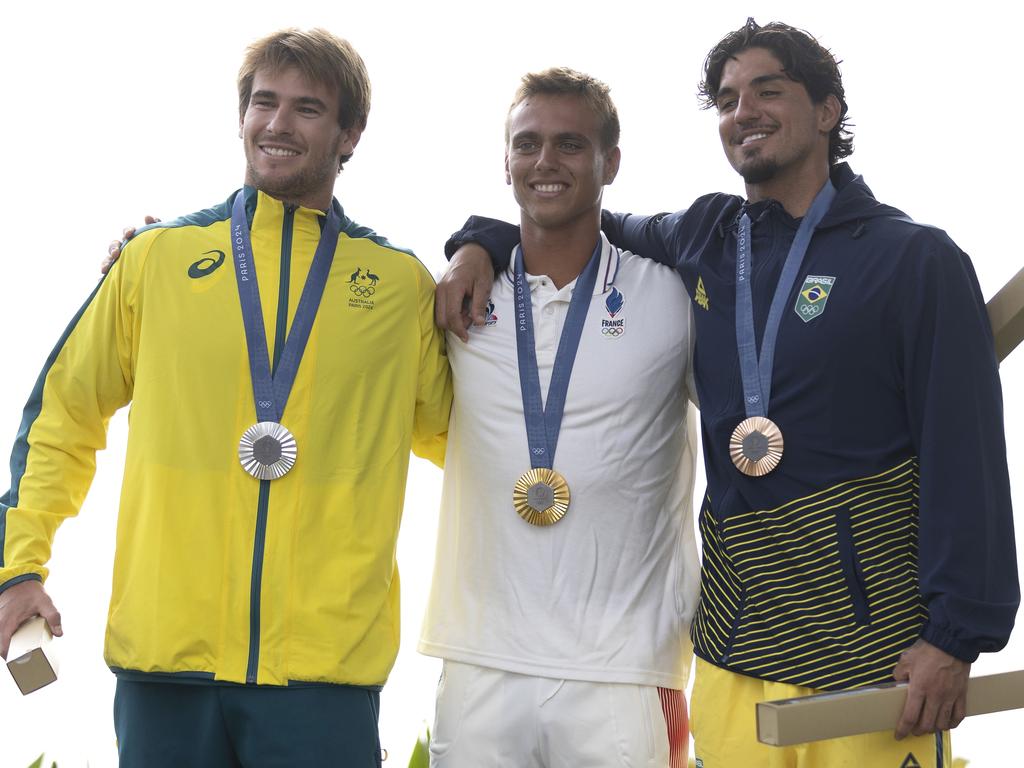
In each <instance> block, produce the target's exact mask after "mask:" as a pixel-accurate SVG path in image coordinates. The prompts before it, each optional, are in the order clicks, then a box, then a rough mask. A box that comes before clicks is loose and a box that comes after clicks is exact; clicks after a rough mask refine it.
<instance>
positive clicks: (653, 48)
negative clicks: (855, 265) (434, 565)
mask: <svg viewBox="0 0 1024 768" xmlns="http://www.w3.org/2000/svg"><path fill="white" fill-rule="evenodd" d="M702 5H712V4H710V3H708V4H702ZM726 5H728V7H725V6H726ZM1000 5H1001V6H1003V8H1002V9H1001V10H996V4H995V3H994V2H993V3H992V4H991V5H990V4H989V3H987V2H984V1H980V2H972V3H969V4H967V3H963V2H958V3H943V2H937V1H936V2H929V3H901V4H897V3H894V2H889V3H878V4H877V5H875V4H873V3H870V2H857V3H846V4H844V6H845V9H846V10H840V8H839V5H838V4H836V3H833V4H827V3H824V2H821V0H815V1H814V2H797V1H794V2H756V3H749V4H747V5H745V6H740V5H737V4H736V3H730V4H725V3H722V4H714V7H711V8H704V9H701V8H699V7H698V6H697V5H696V4H694V5H691V4H688V3H683V2H672V3H656V2H648V1H647V0H633V2H629V3H615V4H613V3H607V2H596V1H595V0H590V2H586V3H583V2H576V3H566V2H555V0H548V2H535V1H534V0H520V1H519V2H516V3H511V4H508V5H504V6H499V5H497V4H495V5H494V6H493V7H491V6H490V4H487V3H485V2H483V1H482V0H477V1H476V2H448V1H447V0H439V1H438V2H434V3H408V4H405V3H397V2H395V3H389V2H384V1H383V0H381V1H378V2H376V3H365V4H355V3H324V2H319V3H315V4H314V3H312V2H308V1H307V0H291V1H290V2H285V3H274V4H269V3H267V4H263V3H259V2H254V3H249V4H246V5H244V6H243V4H241V3H238V4H231V8H232V9H242V10H236V11H235V12H234V13H231V12H229V11H228V10H226V8H222V7H221V6H220V4H218V3H216V2H213V1H212V0H207V2H203V3H196V2H193V0H179V1H178V2H176V3H165V4H160V5H156V4H150V3H138V2H136V3H132V4H131V5H129V4H124V5H119V4H115V3H107V2H103V1H102V0H100V1H99V2H96V3H75V4H73V5H72V4H70V3H68V4H64V3H62V2H51V3H37V4H33V6H32V7H31V8H29V7H28V4H27V3H7V4H5V7H4V10H0V30H2V32H3V42H2V44H0V72H2V73H3V86H2V99H3V101H4V108H3V110H2V113H0V115H2V116H0V145H2V146H6V147H7V150H5V151H6V152H7V158H6V161H5V165H4V168H3V174H2V178H3V179H5V182H4V183H2V184H0V232H2V236H3V256H2V258H0V289H2V294H0V295H2V300H0V301H2V303H0V352H2V356H3V358H2V359H3V368H2V374H0V446H3V447H2V448H0V451H2V455H3V456H6V455H7V450H8V449H7V448H6V446H7V445H9V444H10V443H12V442H13V439H14V436H15V434H16V432H17V428H18V424H19V422H20V418H21V415H20V414H21V407H22V405H23V403H24V400H25V398H26V396H27V394H28V393H29V391H30V390H31V388H32V385H33V383H34V381H35V378H36V376H37V374H38V371H39V370H40V368H41V366H42V363H43V360H44V359H45V357H46V355H47V354H48V352H49V350H50V348H51V347H52V345H53V343H54V342H55V341H56V340H57V338H58V337H59V336H60V334H61V333H62V331H63V329H64V327H65V326H66V324H67V322H68V320H69V319H70V317H71V316H72V315H73V314H74V312H75V311H76V309H77V308H78V306H79V305H80V304H81V302H82V301H83V300H84V299H85V297H86V296H87V295H88V294H89V292H90V291H91V289H92V286H93V284H94V282H95V279H96V276H97V266H98V262H99V260H100V259H101V258H102V256H103V254H104V251H105V247H106V244H107V242H108V241H109V240H110V239H111V238H112V237H113V236H114V235H115V234H116V233H117V232H119V231H120V228H121V227H122V226H123V225H125V224H129V223H134V222H139V221H141V219H142V216H143V215H144V214H146V213H156V214H158V215H162V216H163V217H165V218H170V217H173V216H175V215H178V214H182V213H187V212H190V211H194V210H197V209H199V208H201V207H205V206H207V205H209V204H212V203H215V202H218V201H221V200H223V199H224V198H225V197H226V196H227V194H228V192H230V191H231V190H232V189H234V188H236V187H237V186H238V185H239V184H240V183H241V178H242V172H243V168H244V165H243V156H242V148H241V146H240V142H239V140H238V138H237V112H236V94H235V86H234V75H235V72H236V71H237V66H238V63H239V61H240V58H241V54H242V50H243V48H244V46H245V45H246V44H247V43H248V42H250V41H251V40H253V39H254V38H256V37H259V36H261V35H262V34H264V33H266V32H269V31H271V30H273V29H276V28H278V27H281V26H302V27H308V26H316V25H320V26H325V27H327V28H329V29H331V30H332V31H334V32H336V33H337V34H339V35H341V36H343V37H347V38H348V39H350V40H351V41H352V42H353V44H354V45H355V46H356V48H357V49H358V50H359V51H360V52H361V54H362V55H363V57H364V58H365V60H366V63H367V66H368V67H369V71H370V75H371V78H372V81H373V88H374V102H373V104H374V105H373V110H372V112H371V114H370V123H369V127H368V129H367V131H366V133H365V134H364V137H363V140H362V143H361V144H360V146H359V148H358V150H357V152H356V155H355V158H354V159H353V160H352V162H351V163H350V164H349V167H348V169H347V170H346V171H345V172H344V174H343V176H342V178H341V180H340V181H339V183H338V185H337V188H336V192H337V196H338V197H339V199H340V200H341V201H342V204H343V205H344V206H345V209H346V212H348V213H349V215H351V216H352V217H353V218H354V219H356V220H357V221H359V222H361V223H364V224H368V225H370V226H372V227H374V228H376V229H377V230H378V231H379V232H381V233H383V234H385V235H387V236H388V237H389V238H390V239H391V240H392V241H393V242H395V243H398V244H401V245H404V246H407V247H411V248H413V249H415V250H416V252H417V253H418V254H419V255H420V257H421V258H422V259H423V260H424V261H425V262H426V263H427V264H428V266H429V267H430V268H431V269H432V270H433V271H435V272H437V271H440V270H442V269H443V266H444V263H443V258H442V257H441V255H440V250H441V244H442V243H443V242H444V240H445V238H446V237H447V235H448V234H449V233H450V232H451V231H452V230H453V229H455V228H456V227H457V226H458V224H459V223H460V222H461V221H462V220H463V218H464V217H465V215H466V214H468V213H469V212H471V211H475V212H480V213H488V214H492V215H502V216H505V217H515V216H516V215H517V212H516V208H515V205H514V202H513V200H512V195H511V192H510V191H509V190H508V189H507V188H505V186H504V184H503V176H502V123H503V119H504V114H505V110H506V108H507V106H508V103H509V101H510V100H511V96H512V93H513V91H514V89H515V87H516V85H517V83H518V77H519V75H521V74H522V73H523V72H525V71H528V70H532V69H540V68H543V67H547V66H552V65H566V66H572V67H575V68H577V69H582V70H584V71H587V72H590V73H592V74H594V75H595V76H597V77H600V78H601V79H603V80H605V81H606V82H607V83H608V84H609V85H611V87H612V95H613V97H614V98H615V99H616V102H617V104H618V107H619V110H620V113H621V117H622V125H623V133H622V154H623V163H622V170H621V172H620V173H619V177H618V179H617V181H616V182H615V184H614V186H613V187H611V188H610V189H609V190H608V192H607V194H606V198H605V202H606V205H607V207H609V208H613V209H617V210H631V211H634V212H654V211H658V210H667V209H675V208H680V207H683V206H685V205H686V204H687V203H688V202H689V201H690V200H692V199H693V198H694V197H695V196H697V195H698V194H701V193H704V192H709V191H712V190H723V191H732V192H742V188H741V186H740V184H739V183H738V182H739V180H738V178H737V177H736V176H735V175H734V174H733V172H732V171H731V169H730V168H729V167H728V165H727V163H726V162H725V160H724V158H723V156H722V152H721V149H720V147H719V144H718V139H717V133H716V119H715V116H714V115H713V114H708V113H703V112H700V111H699V110H698V108H697V102H696V98H695V90H696V82H697V80H698V77H699V75H700V67H701V64H702V62H703V58H704V55H705V54H706V53H707V50H708V48H709V47H710V46H711V45H712V44H713V43H715V42H716V41H717V40H718V39H719V38H720V37H721V36H722V35H723V34H724V33H725V32H727V31H729V30H731V29H734V28H736V27H738V26H740V25H741V24H742V23H743V22H744V20H745V19H746V17H747V16H748V15H750V14H754V15H755V16H756V18H757V19H758V21H760V22H762V23H764V22H767V21H770V20H773V19H780V20H784V21H786V22H788V23H791V24H794V25H796V26H799V27H803V28H806V29H809V30H811V31H813V32H814V33H815V34H816V35H817V36H818V37H819V39H821V40H822V42H823V43H824V44H826V45H827V46H829V47H830V48H832V50H833V51H834V52H835V53H836V54H837V55H838V56H839V57H840V58H841V59H842V60H844V62H845V64H844V65H843V72H844V80H845V83H846V87H847V95H848V100H849V102H850V104H851V116H852V118H853V121H854V123H855V124H856V128H855V131H856V147H857V150H856V152H855V154H854V156H853V158H852V165H853V167H854V169H855V170H856V171H857V172H859V173H862V174H864V175H865V177H866V178H867V180H868V182H869V183H870V184H871V186H872V188H873V189H874V191H875V193H876V194H877V196H878V197H879V198H880V199H882V200H884V201H886V202H890V203H892V204H894V205H897V206H898V207H901V208H903V209H904V210H906V211H907V212H908V213H909V214H910V215H912V216H914V217H915V218H917V219H918V220H920V221H925V222H929V223H933V224H938V225H940V226H942V227H944V228H945V229H947V230H948V231H949V232H950V234H951V235H952V236H953V238H954V239H955V240H957V242H958V243H959V244H960V245H961V247H963V248H964V249H965V250H967V251H968V252H969V253H970V254H971V255H972V257H973V259H974V263H975V266H976V268H977V271H978V274H979V278H980V281H981V285H982V289H983V291H984V293H985V295H986V298H987V297H990V296H991V295H992V294H993V293H994V292H995V291H996V290H997V289H998V288H999V287H1000V286H1002V285H1003V284H1004V283H1005V282H1006V281H1007V280H1008V279H1009V278H1010V277H1011V276H1012V275H1013V274H1015V273H1016V271H1017V270H1018V269H1020V268H1021V266H1024V249H1021V247H1020V245H1019V241H1018V238H1017V237H1015V228H1014V227H1013V226H1012V222H1013V221H1015V220H1018V219H1019V213H1018V211H1017V210H1016V209H1017V206H1018V205H1019V204H1020V203H1019V200H1018V198H1017V185H1018V184H1019V179H1020V176H1021V171H1022V170H1024V167H1022V161H1021V148H1020V147H1019V146H1018V139H1017V134H1018V133H1020V131H1021V117H1022V116H1024V111H1022V109H1021V106H1020V99H1019V91H1020V87H1019V79H1020V71H1019V68H1018V61H1019V59H1018V54H1017V51H1016V50H1015V49H1016V47H1017V46H1018V45H1020V43H1019V38H1018V34H1019V31H1020V29H1021V27H1022V25H1024V10H1022V9H1021V6H1020V5H1019V4H1013V5H1011V4H1006V3H1000ZM225 6H226V4H225ZM830 6H831V7H830ZM1002 375H1003V390H1004V395H1005V398H1006V419H1007V427H1008V436H1009V437H1008V440H1009V452H1010V466H1011V474H1012V475H1013V482H1014V484H1015V488H1014V491H1015V499H1016V506H1017V508H1018V510H1020V509H1024V472H1022V471H1021V467H1022V456H1024V437H1022V436H1021V431H1022V429H1021V428H1022V427H1024V415H1022V414H1024V406H1022V405H1021V403H1020V395H1021V393H1022V392H1024V349H1022V350H1018V352H1017V353H1016V355H1015V356H1013V357H1011V358H1009V359H1008V360H1007V362H1006V363H1004V365H1003V368H1002ZM125 431H126V419H125V415H124V413H121V414H119V415H118V417H117V418H115V420H114V422H113V424H112V426H111V433H110V440H109V443H110V448H109V449H108V450H107V451H105V452H104V453H103V454H101V456H100V459H99V471H98V473H97V477H96V482H95V483H94V486H93V489H92V492H91V493H90V495H89V498H88V500H87V502H86V504H85V507H84V509H83V510H82V514H81V515H80V517H78V518H77V519H75V520H72V521H69V522H68V523H67V524H66V525H64V527H63V528H62V529H61V531H60V533H59V534H58V537H57V542H56V546H55V549H54V556H53V561H52V566H53V574H52V576H51V578H50V581H49V583H48V589H49V590H50V592H51V594H52V595H53V596H54V598H55V600H56V601H57V604H58V607H59V608H60V609H61V610H62V612H63V616H64V628H65V632H66V637H65V638H64V639H63V640H61V641H59V645H58V649H59V653H60V657H61V663H62V677H61V680H60V681H58V683H57V684H55V685H53V686H50V687H49V688H47V689H44V690H42V691H40V692H38V693H36V694H33V695H31V696H29V697H26V698H22V697H21V696H20V695H19V694H18V692H17V689H16V688H15V686H14V684H13V682H12V681H11V680H10V678H9V677H8V675H7V674H6V672H0V768H8V766H11V767H12V768H22V767H23V766H26V765H28V763H29V762H31V760H33V759H34V758H35V757H36V756H37V755H38V754H39V753H40V752H42V751H46V752H47V755H48V756H49V757H51V758H54V759H56V760H58V761H59V764H60V765H61V768H66V767H67V768H69V767H71V766H84V765H86V763H88V764H89V765H90V766H94V767H96V766H100V767H103V766H109V765H113V764H114V763H115V760H116V757H115V752H114V744H113V741H114V736H113V728H112V725H111V715H110V710H111V702H112V696H113V676H112V675H111V674H110V673H109V671H107V669H106V668H105V666H104V665H103V662H102V658H101V646H102V638H103V625H104V619H105V616H106V604H107V600H108V597H109V591H110V567H111V558H112V546H113V540H114V535H113V532H114V526H115V521H116V515H117V501H118V488H119V483H120V475H121V470H122V465H123V447H124V442H125ZM6 484H7V480H6V478H5V479H3V480H2V481H0V485H2V486H6ZM439 488H440V472H438V471H437V470H436V469H434V468H433V467H432V466H430V465H426V464H423V463H422V462H419V461H414V464H413V468H412V471H411V473H410V477H409V493H408V496H407V504H406V516H405V522H404V523H403V533H402V537H401V540H400V544H399V562H400V564H401V567H402V569H403V570H402V572H403V576H404V578H403V588H404V592H403V621H404V629H405V631H404V637H403V643H402V651H401V654H400V656H399V660H398V663H397V665H396V667H395V670H394V673H393V674H392V677H391V680H390V682H389V683H388V686H387V688H386V690H385V693H384V696H383V712H382V715H381V731H382V741H383V744H384V746H385V747H386V748H387V749H388V750H389V752H390V756H391V759H390V760H389V761H388V762H387V763H386V765H388V766H392V768H394V766H396V765H399V766H401V765H404V764H405V763H406V761H407V759H408V754H409V751H410V749H411V747H412V742H413V740H414V738H415V736H416V733H417V731H418V730H419V728H420V726H421V723H422V722H423V721H425V720H429V719H431V718H432V716H433V689H434V683H435V681H436V679H437V675H438V672H439V664H438V662H436V661H435V660H434V659H426V658H423V657H420V656H418V655H417V654H416V652H415V641H416V637H417V633H418V628H419V623H420V619H421V617H422V611H423V605H424V602H425V596H426V590H427V586H428V581H429V574H430V568H431V561H432V558H433V538H434V531H435V521H436V517H437V505H438V498H439ZM1017 518H1018V521H1021V525H1020V527H1021V528H1022V529H1024V517H1022V515H1021V514H1018V515H1017ZM1021 540H1024V533H1022V534H1021V535H1020V536H1019V537H1018V542H1020V541H1021ZM1018 551H1021V547H1020V543H1018ZM1020 559H1021V560H1022V561H1024V554H1022V555H1021V558H1020ZM1020 667H1024V631H1021V632H1018V633H1017V635H1016V637H1015V638H1014V639H1013V640H1012V641H1011V643H1010V646H1009V648H1008V649H1007V650H1006V651H1004V652H1003V653H1000V654H998V655H995V656H991V657H984V658H983V659H982V660H981V661H980V662H979V663H978V664H977V665H976V666H975V670H976V672H978V673H986V672H993V671H1000V670H1006V669H1013V668H1020ZM1022 728H1024V714H1022V713H1021V712H1014V713H1006V714H1000V715H993V716H988V717H985V718H975V719H973V720H969V721H967V722H966V723H965V724H964V725H963V726H962V727H961V729H959V730H958V731H957V732H956V734H955V735H954V751H955V752H956V753H957V754H958V755H962V756H965V757H967V758H970V760H971V765H972V768H985V767H987V766H991V767H992V768H995V767H996V766H1002V765H1006V762H1005V759H1004V758H1003V756H1004V755H1005V754H1006V750H1007V749H1009V748H1010V745H1011V744H1012V741H1011V739H1012V736H1011V734H1012V732H1013V730H1014V729H1016V730H1017V731H1019V730H1021V729H1022Z"/></svg>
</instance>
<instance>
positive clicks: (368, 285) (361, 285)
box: [348, 267, 380, 309]
mask: <svg viewBox="0 0 1024 768" xmlns="http://www.w3.org/2000/svg"><path fill="white" fill-rule="evenodd" d="M379 282H380V277H379V276H378V275H375V274H373V270H370V269H364V268H363V267H356V271H355V272H353V273H352V274H351V275H350V276H349V278H348V290H349V293H351V294H352V295H351V296H349V299H348V305H349V306H350V307H354V308H355V309H373V304H374V302H373V296H374V294H376V293H377V283H379Z"/></svg>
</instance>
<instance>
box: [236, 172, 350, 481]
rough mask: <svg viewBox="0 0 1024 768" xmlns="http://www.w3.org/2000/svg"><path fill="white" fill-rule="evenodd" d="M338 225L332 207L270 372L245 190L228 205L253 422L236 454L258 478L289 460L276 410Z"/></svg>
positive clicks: (289, 443)
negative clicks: (300, 294)
mask: <svg viewBox="0 0 1024 768" xmlns="http://www.w3.org/2000/svg"><path fill="white" fill-rule="evenodd" d="M340 231H341V221H340V219H339V216H338V214H337V212H336V211H335V210H334V208H333V207H332V208H331V209H330V210H329V211H328V213H327V219H326V221H325V223H324V226H323V230H322V231H321V233H320V242H319V243H318V244H317V247H316V253H315V254H314V255H313V263H312V265H311V266H310V268H309V274H308V275H307V276H306V282H305V284H304V285H303V287H302V296H301V298H300V299H299V305H298V307H296V309H295V317H294V318H293V319H292V327H291V330H289V332H288V338H287V339H286V340H285V343H284V347H283V348H282V350H281V356H280V358H279V360H278V365H277V370H276V371H275V372H273V373H271V370H270V354H269V352H268V349H267V333H266V328H265V326H264V324H263V306H262V304H261V303H260V291H259V284H258V283H257V281H256V265H255V263H254V262H253V253H252V242H251V240H250V237H249V224H248V221H247V220H246V215H245V191H244V190H241V191H239V192H238V194H237V195H235V201H234V204H233V205H232V208H231V253H232V258H233V261H234V265H235V280H236V283H237V284H238V299H239V302H240V303H241V306H242V321H243V323H244V325H245V343H246V347H247V348H248V351H249V374H250V376H251V378H252V391H253V399H254V401H255V403H256V418H257V419H258V422H259V423H257V424H255V425H253V426H252V427H250V428H249V429H247V430H246V431H245V433H244V434H243V435H242V439H241V441H240V443H239V447H238V455H239V460H240V461H241V462H242V466H243V467H244V468H245V470H246V471H247V472H248V473H249V474H250V475H252V476H253V477H256V478H258V479H260V480H275V479H277V478H279V477H281V476H283V475H284V474H286V473H287V472H288V470H290V469H291V468H292V466H293V465H294V464H295V457H296V444H295V438H294V437H292V435H291V433H290V432H289V431H288V430H287V429H285V428H284V427H283V426H281V424H280V421H281V415H282V414H283V413H284V407H285V404H286V403H287V402H288V396H289V395H290V394H291V391H292V385H294V383H295V376H296V374H297V373H298V370H299V363H300V362H301V361H302V355H303V353H304V352H305V351H306V343H307V342H308V341H309V334H310V331H311V330H312V329H313V321H314V320H315V319H316V314H317V310H318V309H319V308H320V300H321V299H322V298H323V293H324V288H325V287H326V285H327V277H328V275H329V274H330V271H331V263H332V262H333V261H334V250H335V248H336V247H337V244H338V234H339V232H340Z"/></svg>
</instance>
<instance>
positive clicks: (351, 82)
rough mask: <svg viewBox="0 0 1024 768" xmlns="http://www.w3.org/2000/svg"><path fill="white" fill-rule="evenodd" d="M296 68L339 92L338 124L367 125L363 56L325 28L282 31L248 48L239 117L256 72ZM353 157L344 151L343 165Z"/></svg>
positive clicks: (241, 74)
mask: <svg viewBox="0 0 1024 768" xmlns="http://www.w3.org/2000/svg"><path fill="white" fill-rule="evenodd" d="M290 67H296V68H297V69H298V70H299V72H301V73H302V75H303V77H305V78H307V79H308V80H309V81H311V82H314V83H319V84H321V85H324V86H326V87H328V88H333V89H336V90H337V91H338V103H339V108H338V125H339V126H340V127H341V128H342V129H343V130H348V129H350V128H357V129H359V130H360V131H362V130H363V129H364V128H366V118H367V116H368V115H369V114H370V77H369V75H367V73H366V65H365V64H364V63H363V59H362V58H361V57H360V56H359V54H358V53H356V49H355V48H353V47H352V44H351V43H349V42H348V41H347V40H342V39H341V38H340V37H335V36H334V35H332V34H331V33H330V32H328V31H327V30H326V29H320V28H316V29H311V30H309V31H304V30H301V29H294V28H289V29H282V30H279V31H277V32H274V33H273V34H270V35H267V36H266V37H264V38H262V39H260V40H257V41H256V42H254V43H253V44H252V45H250V46H249V47H248V48H246V50H245V58H244V59H243V60H242V66H241V68H240V69H239V70H238V116H239V119H245V111H246V110H247V109H248V108H249V99H250V97H251V96H252V83H253V80H254V79H255V78H256V72H257V70H261V69H263V70H267V71H270V72H281V71H282V70H285V69H288V68H290ZM351 157H352V155H343V156H342V157H341V162H340V164H339V168H340V166H341V165H344V164H345V163H346V162H348V160H349V159H350V158H351Z"/></svg>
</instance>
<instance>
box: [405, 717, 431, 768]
mask: <svg viewBox="0 0 1024 768" xmlns="http://www.w3.org/2000/svg"><path fill="white" fill-rule="evenodd" d="M409 768H430V729H429V728H427V727H426V726H424V728H423V731H422V732H421V733H420V735H419V737H417V739H416V746H415V747H413V748H412V757H411V758H409Z"/></svg>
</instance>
